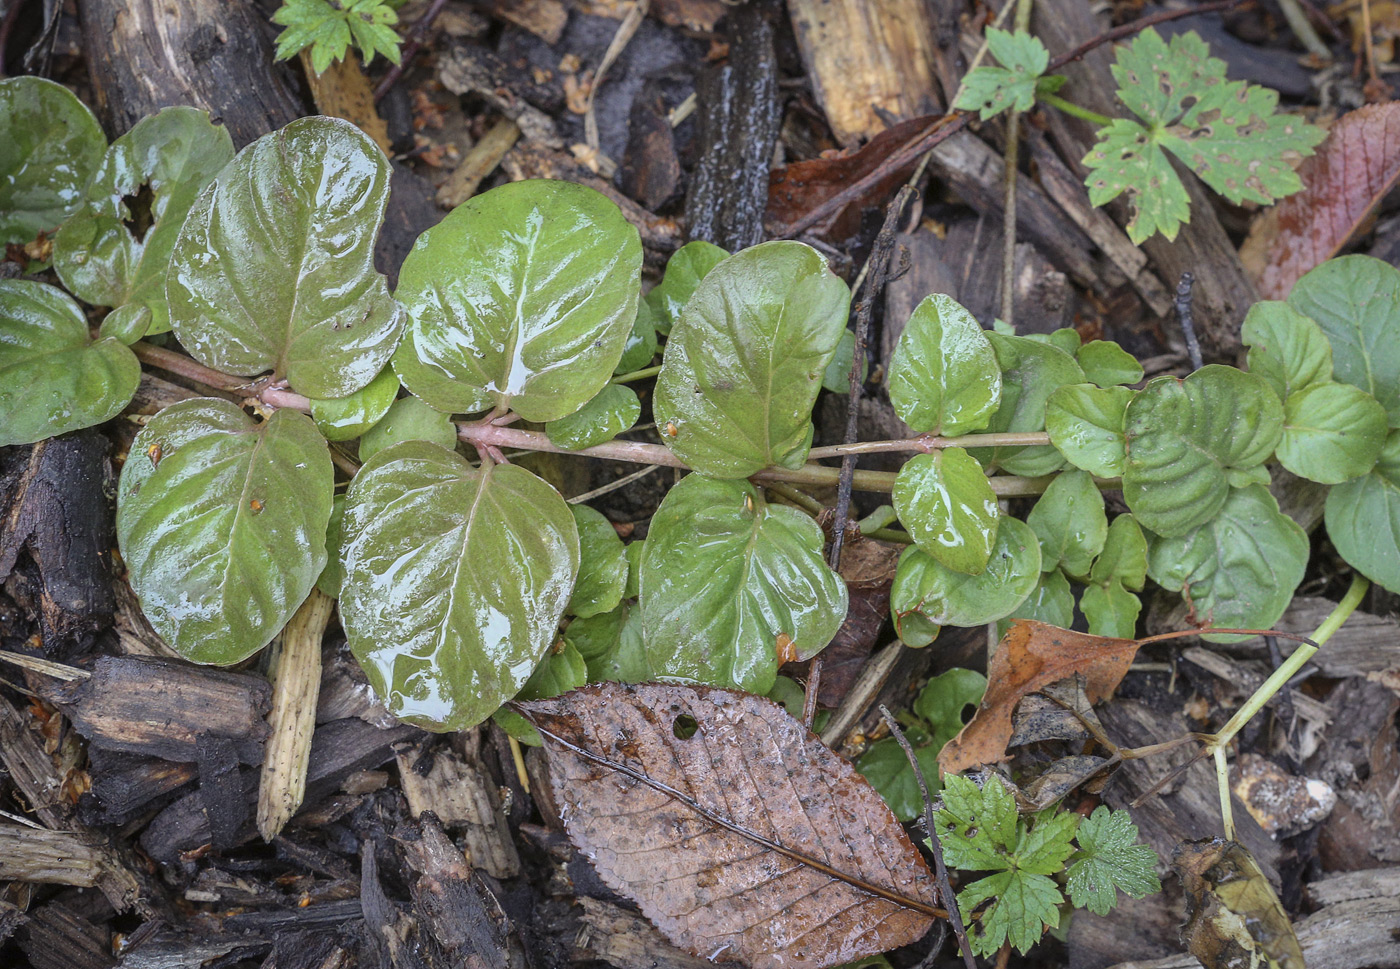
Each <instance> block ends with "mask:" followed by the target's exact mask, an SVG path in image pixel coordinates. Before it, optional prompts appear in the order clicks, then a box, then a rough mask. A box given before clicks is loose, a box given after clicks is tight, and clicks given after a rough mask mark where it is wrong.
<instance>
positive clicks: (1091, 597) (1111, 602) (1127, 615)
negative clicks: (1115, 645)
mask: <svg viewBox="0 0 1400 969" xmlns="http://www.w3.org/2000/svg"><path fill="white" fill-rule="evenodd" d="M1079 608H1080V609H1082V610H1083V611H1084V618H1085V619H1087V620H1089V634H1090V635H1091V636H1113V637H1115V638H1117V639H1132V638H1134V637H1135V636H1137V621H1138V614H1139V613H1141V612H1142V600H1141V599H1139V598H1138V597H1137V596H1135V595H1133V593H1131V592H1129V591H1128V590H1127V589H1125V588H1124V587H1123V583H1122V582H1120V581H1119V580H1117V579H1110V580H1109V581H1108V582H1107V583H1106V584H1104V585H1091V586H1089V587H1088V588H1087V589H1085V590H1084V594H1083V595H1081V596H1080V597H1079Z"/></svg>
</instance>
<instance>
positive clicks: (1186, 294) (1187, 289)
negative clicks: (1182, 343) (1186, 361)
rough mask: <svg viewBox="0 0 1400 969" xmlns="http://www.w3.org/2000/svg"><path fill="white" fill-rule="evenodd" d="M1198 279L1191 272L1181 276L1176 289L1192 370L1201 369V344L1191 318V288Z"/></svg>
mask: <svg viewBox="0 0 1400 969" xmlns="http://www.w3.org/2000/svg"><path fill="white" fill-rule="evenodd" d="M1195 282H1196V277H1195V276H1193V275H1191V273H1190V271H1187V272H1184V273H1182V274H1181V282H1180V283H1178V284H1177V287H1176V299H1175V300H1173V305H1174V306H1176V318H1177V321H1178V322H1179V323H1180V324H1181V335H1182V336H1184V337H1185V338H1186V355H1187V356H1188V357H1190V358H1191V369H1192V370H1193V371H1195V370H1200V369H1201V342H1200V341H1199V340H1197V339H1196V323H1195V320H1194V319H1193V318H1192V316H1191V287H1192V286H1193V285H1195Z"/></svg>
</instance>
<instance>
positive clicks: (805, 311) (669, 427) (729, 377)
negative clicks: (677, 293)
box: [652, 242, 851, 478]
mask: <svg viewBox="0 0 1400 969" xmlns="http://www.w3.org/2000/svg"><path fill="white" fill-rule="evenodd" d="M850 297H851V293H850V290H849V289H847V288H846V284H845V283H844V282H842V281H841V280H840V278H838V277H837V276H836V275H835V274H834V273H832V271H831V270H830V269H828V268H827V265H826V259H825V257H823V256H822V255H821V253H819V252H817V251H816V250H815V249H813V248H811V247H810V246H807V245H803V244H802V243H800V242H765V243H763V244H762V245H757V246H754V247H753V248H751V249H745V250H744V251H743V252H740V253H736V254H735V255H733V256H730V257H729V258H728V259H726V260H724V262H723V263H721V264H720V265H718V266H716V267H715V268H714V269H712V270H711V271H710V272H709V274H708V275H706V276H705V278H704V279H703V280H702V281H701V282H700V285H699V286H697V287H696V288H695V292H694V294H693V295H692V296H691V297H690V300H689V301H688V302H687V303H686V306H685V312H684V313H683V314H682V316H681V318H680V320H679V321H678V322H677V323H676V326H675V328H674V329H673V330H672V331H671V336H670V339H669V342H668V343H667V344H666V356H665V358H664V360H663V362H662V364H661V374H660V375H659V376H658V377H657V380H656V398H655V403H654V404H653V408H652V409H653V411H654V413H655V414H656V423H657V425H658V426H661V427H665V428H666V434H665V435H664V436H663V437H662V440H663V441H664V442H665V444H666V446H667V447H669V448H670V449H671V450H672V451H673V452H674V453H675V454H676V455H677V456H678V457H679V458H680V459H681V460H683V461H685V462H686V464H688V465H690V466H691V467H692V468H695V469H696V470H697V471H701V472H703V473H704V474H708V475H711V476H713V477H717V478H744V477H747V476H749V475H751V474H753V473H754V472H756V471H759V470H761V469H763V468H765V467H768V466H769V465H778V466H780V467H785V468H797V467H801V466H802V464H803V463H804V462H805V461H806V459H807V452H808V450H809V449H810V448H811V443H812V422H811V413H812V405H813V404H814V403H816V399H817V393H818V392H819V391H820V390H821V379H822V372H823V371H824V370H825V369H826V365H827V364H828V363H829V362H830V361H831V358H832V356H833V355H834V354H835V352H836V345H837V343H838V342H839V341H840V339H841V334H842V332H844V331H845V328H846V312H847V308H848V305H849V303H850Z"/></svg>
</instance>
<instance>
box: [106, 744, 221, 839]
mask: <svg viewBox="0 0 1400 969" xmlns="http://www.w3.org/2000/svg"><path fill="white" fill-rule="evenodd" d="M198 776H199V770H198V768H197V767H195V765H194V764H193V763H188V764H180V763H173V762H171V761H168V760H160V759H159V758H156V757H141V756H138V755H136V754H121V753H114V752H110V751H104V750H102V749H101V748H100V747H92V748H90V749H89V750H88V779H89V781H90V782H91V784H92V788H91V790H90V791H89V792H88V794H87V795H85V796H84V798H82V799H81V800H79V802H78V812H79V817H80V818H82V819H83V821H85V822H86V823H88V824H125V823H126V822H128V821H130V820H132V819H133V818H136V817H138V816H139V815H141V814H143V813H144V812H146V811H149V810H152V809H153V807H154V806H155V805H156V803H157V802H159V801H160V800H161V799H162V798H165V797H167V796H168V795H170V794H173V793H174V792H175V791H178V790H179V789H180V788H182V787H184V786H185V785H186V784H188V783H190V782H191V781H193V780H195V779H196V778H197V777H198Z"/></svg>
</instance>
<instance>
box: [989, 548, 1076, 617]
mask: <svg viewBox="0 0 1400 969" xmlns="http://www.w3.org/2000/svg"><path fill="white" fill-rule="evenodd" d="M1042 564H1044V563H1042ZM1012 619H1034V620H1036V621H1037V622H1048V623H1049V624H1050V625H1052V626H1059V627H1060V628H1061V629H1068V628H1069V627H1070V626H1071V625H1073V624H1074V593H1073V592H1071V591H1070V589H1069V579H1067V578H1065V574H1064V573H1063V572H1061V571H1060V570H1059V569H1053V570H1051V571H1049V572H1041V573H1040V581H1039V582H1037V583H1036V586H1035V589H1034V590H1032V591H1031V594H1030V595H1028V596H1026V601H1025V602H1023V603H1021V604H1020V605H1019V606H1017V607H1016V608H1015V610H1013V611H1012V613H1011V615H1009V616H1007V617H1006V618H1005V619H1003V620H1001V622H1000V623H999V625H1001V626H1007V627H1008V628H1009V626H1010V620H1012ZM998 632H999V633H1000V634H1001V635H1005V634H1006V630H1005V629H999V630H998Z"/></svg>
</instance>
